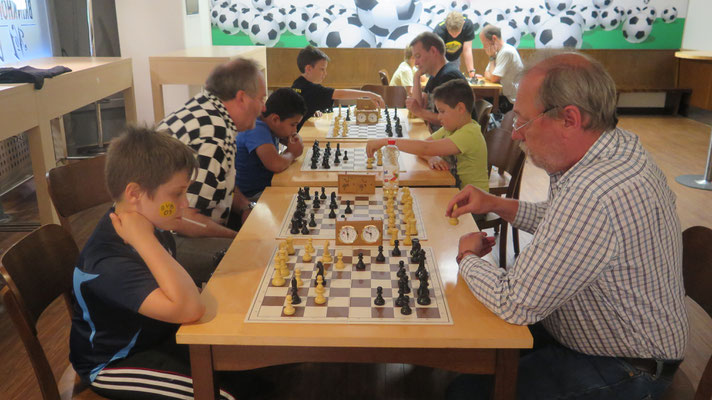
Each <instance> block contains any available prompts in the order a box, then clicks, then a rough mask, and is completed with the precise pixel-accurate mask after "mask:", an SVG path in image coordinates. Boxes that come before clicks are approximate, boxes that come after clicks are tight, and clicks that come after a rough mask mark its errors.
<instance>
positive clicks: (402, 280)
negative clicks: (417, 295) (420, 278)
mask: <svg viewBox="0 0 712 400" xmlns="http://www.w3.org/2000/svg"><path fill="white" fill-rule="evenodd" d="M408 282H409V280H408V274H403V276H401V277H400V280H399V281H398V284H399V285H400V284H401V283H402V284H403V293H405V294H408V293H410V285H409V284H408Z"/></svg>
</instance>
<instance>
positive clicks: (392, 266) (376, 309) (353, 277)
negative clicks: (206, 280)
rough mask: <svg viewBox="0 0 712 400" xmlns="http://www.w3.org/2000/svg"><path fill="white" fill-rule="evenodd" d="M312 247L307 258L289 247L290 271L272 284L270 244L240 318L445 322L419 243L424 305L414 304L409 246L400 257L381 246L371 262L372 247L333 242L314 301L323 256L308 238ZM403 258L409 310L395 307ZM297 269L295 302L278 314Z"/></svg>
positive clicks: (433, 269)
mask: <svg viewBox="0 0 712 400" xmlns="http://www.w3.org/2000/svg"><path fill="white" fill-rule="evenodd" d="M314 247H315V249H316V251H315V253H314V254H313V255H312V257H313V259H312V262H308V263H305V262H304V261H303V259H302V258H303V255H304V246H294V248H295V254H294V255H291V256H289V258H288V260H287V268H288V269H289V272H290V275H289V276H287V277H285V280H286V283H285V284H284V286H274V285H272V278H273V276H274V274H275V273H279V272H278V271H277V270H275V268H274V266H275V256H276V255H277V251H278V247H275V249H274V251H273V253H272V257H271V258H270V262H269V264H268V265H267V268H266V269H265V272H264V274H263V276H262V279H261V281H260V284H259V287H258V288H257V292H256V293H255V296H254V298H253V300H252V304H251V305H250V309H249V311H248V313H247V316H246V317H245V322H285V323H325V324H329V323H333V324H435V325H450V324H452V323H453V321H452V314H451V313H450V308H449V307H448V304H447V299H446V297H445V295H444V291H443V284H442V281H441V279H440V275H439V272H438V268H437V264H436V262H435V257H434V254H433V250H432V249H431V248H430V247H427V246H423V247H422V248H423V250H425V254H426V261H425V268H426V269H427V271H428V273H429V274H430V279H429V287H428V290H429V291H430V299H431V303H430V304H429V305H427V306H425V305H420V304H418V303H417V301H416V299H417V294H416V293H417V290H418V287H419V285H420V282H419V280H418V279H417V278H416V277H415V271H416V270H417V268H418V264H417V263H411V262H410V261H411V260H410V254H409V252H410V247H409V246H400V249H401V253H402V254H401V257H395V256H392V255H391V251H392V249H393V247H391V246H384V251H383V254H384V255H385V257H386V260H385V262H382V263H378V262H376V256H377V255H378V248H377V247H371V246H366V247H336V248H333V249H330V253H331V255H332V257H333V263H327V264H324V266H325V271H324V275H325V280H326V285H325V289H326V291H325V293H324V296H325V297H326V299H327V300H326V303H325V304H321V305H319V304H316V303H315V302H314V298H315V297H316V292H315V289H316V286H315V282H314V277H315V276H316V266H315V265H316V261H317V260H319V259H320V258H321V257H322V256H323V243H318V244H317V243H314ZM338 252H342V254H343V262H344V264H345V268H344V269H343V270H337V269H335V268H334V263H335V262H336V261H337V258H336V254H337V253H338ZM358 253H363V261H364V264H365V265H366V268H365V270H363V271H359V270H356V268H355V267H354V265H355V264H356V262H357V259H358V257H357V256H358ZM401 260H402V261H404V262H405V265H406V269H407V271H408V276H409V279H410V281H409V286H410V288H411V293H410V294H409V295H408V296H409V297H410V299H409V305H410V308H411V309H412V313H411V314H410V315H403V314H401V312H400V310H401V308H400V307H397V306H395V304H394V302H395V299H396V298H397V297H398V277H397V276H396V273H397V272H398V262H399V261H401ZM295 268H299V269H300V270H301V278H302V281H303V282H304V284H303V285H302V287H300V288H299V289H298V290H297V293H298V294H299V297H300V298H301V303H300V304H294V308H295V309H296V312H295V313H294V315H290V316H287V315H285V314H284V313H283V310H284V306H285V305H286V296H287V295H288V294H289V293H290V291H291V289H290V286H289V281H290V280H291V279H292V276H293V275H294V269H295ZM379 286H380V287H382V288H383V298H384V300H385V304H384V305H383V306H376V305H374V299H375V298H376V288H377V287H379Z"/></svg>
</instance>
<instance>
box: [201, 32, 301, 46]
mask: <svg viewBox="0 0 712 400" xmlns="http://www.w3.org/2000/svg"><path fill="white" fill-rule="evenodd" d="M212 34H213V45H215V46H250V45H252V42H251V41H250V37H249V36H247V35H246V34H244V33H242V32H240V33H238V34H237V35H228V34H226V33H225V32H223V31H221V30H220V29H218V28H217V27H212ZM307 44H309V42H307V39H306V38H305V37H304V36H302V35H300V36H297V35H294V34H292V33H291V32H289V31H286V32H284V33H283V34H282V36H280V38H279V42H277V44H275V45H274V46H273V47H297V48H301V47H304V46H306V45H307Z"/></svg>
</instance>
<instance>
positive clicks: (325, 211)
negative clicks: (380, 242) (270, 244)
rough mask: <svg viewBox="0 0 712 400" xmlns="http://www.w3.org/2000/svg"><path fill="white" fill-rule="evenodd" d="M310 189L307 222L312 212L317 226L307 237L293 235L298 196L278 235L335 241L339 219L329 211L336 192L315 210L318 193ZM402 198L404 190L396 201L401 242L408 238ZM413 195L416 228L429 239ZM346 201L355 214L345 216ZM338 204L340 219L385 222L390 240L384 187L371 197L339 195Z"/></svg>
mask: <svg viewBox="0 0 712 400" xmlns="http://www.w3.org/2000/svg"><path fill="white" fill-rule="evenodd" d="M310 190H311V194H310V196H311V198H312V200H307V206H308V207H307V211H306V219H307V222H309V219H310V218H311V213H314V221H316V226H315V227H309V234H308V235H302V234H301V233H299V234H292V233H291V232H290V228H291V223H292V216H293V215H294V212H295V211H296V210H297V195H296V194H295V195H294V196H293V197H292V200H291V201H290V202H289V208H288V209H287V214H285V216H284V220H283V221H282V226H281V228H280V230H279V235H278V236H277V237H278V238H280V239H285V238H287V237H295V238H312V239H334V238H335V237H336V236H335V235H336V233H335V231H336V219H332V218H329V212H330V211H331V209H329V201H330V198H331V192H332V191H334V190H335V189H333V188H332V189H331V190H327V191H326V199H325V200H321V205H320V207H319V208H318V209H314V208H312V204H313V201H314V192H315V191H316V190H317V188H311V189H310ZM319 194H321V191H319ZM402 195H403V191H402V190H401V191H399V192H398V199H399V201H398V202H397V208H396V210H395V214H396V224H397V225H398V226H397V228H398V229H399V230H400V232H399V233H398V237H399V238H400V239H401V242H402V241H403V239H404V238H405V221H403V220H402V218H401V216H402V215H403V204H401V203H400V198H401V196H402ZM411 195H412V197H413V214H414V215H415V224H416V225H415V226H416V228H418V235H417V238H418V239H420V240H427V239H428V235H427V232H426V231H425V224H424V223H423V215H422V213H421V211H420V206H419V205H418V199H417V196H416V195H415V194H412V193H411ZM347 200H349V201H351V210H352V211H353V213H352V214H346V213H345V212H344V210H345V209H346V201H347ZM336 201H337V204H338V205H339V208H338V209H337V210H335V212H336V217H337V218H341V216H342V215H343V216H344V217H345V218H346V219H356V220H363V219H372V218H375V219H383V237H384V239H390V238H391V235H390V234H389V233H388V228H389V226H388V218H387V217H386V201H385V200H384V199H383V189H382V188H376V193H375V194H372V195H367V194H359V195H356V194H341V195H338V194H337V195H336Z"/></svg>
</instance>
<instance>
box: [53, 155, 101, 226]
mask: <svg viewBox="0 0 712 400" xmlns="http://www.w3.org/2000/svg"><path fill="white" fill-rule="evenodd" d="M105 164H106V155H104V154H103V155H100V156H96V157H94V158H89V159H86V160H81V161H78V162H74V163H71V164H67V165H63V166H60V167H55V168H52V169H51V170H50V171H49V172H47V186H48V190H49V196H50V198H52V204H54V209H55V210H57V214H58V215H59V221H60V224H62V226H63V227H64V229H66V230H67V232H70V233H73V231H72V228H71V226H70V224H69V217H71V216H72V215H75V214H77V213H79V212H81V211H84V210H87V209H89V208H92V207H95V206H98V205H99V204H103V203H108V202H110V201H111V196H110V195H109V191H108V190H107V189H106V178H105V177H104V165H105ZM90 225H91V226H92V227H93V224H90ZM75 239H76V238H75Z"/></svg>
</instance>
